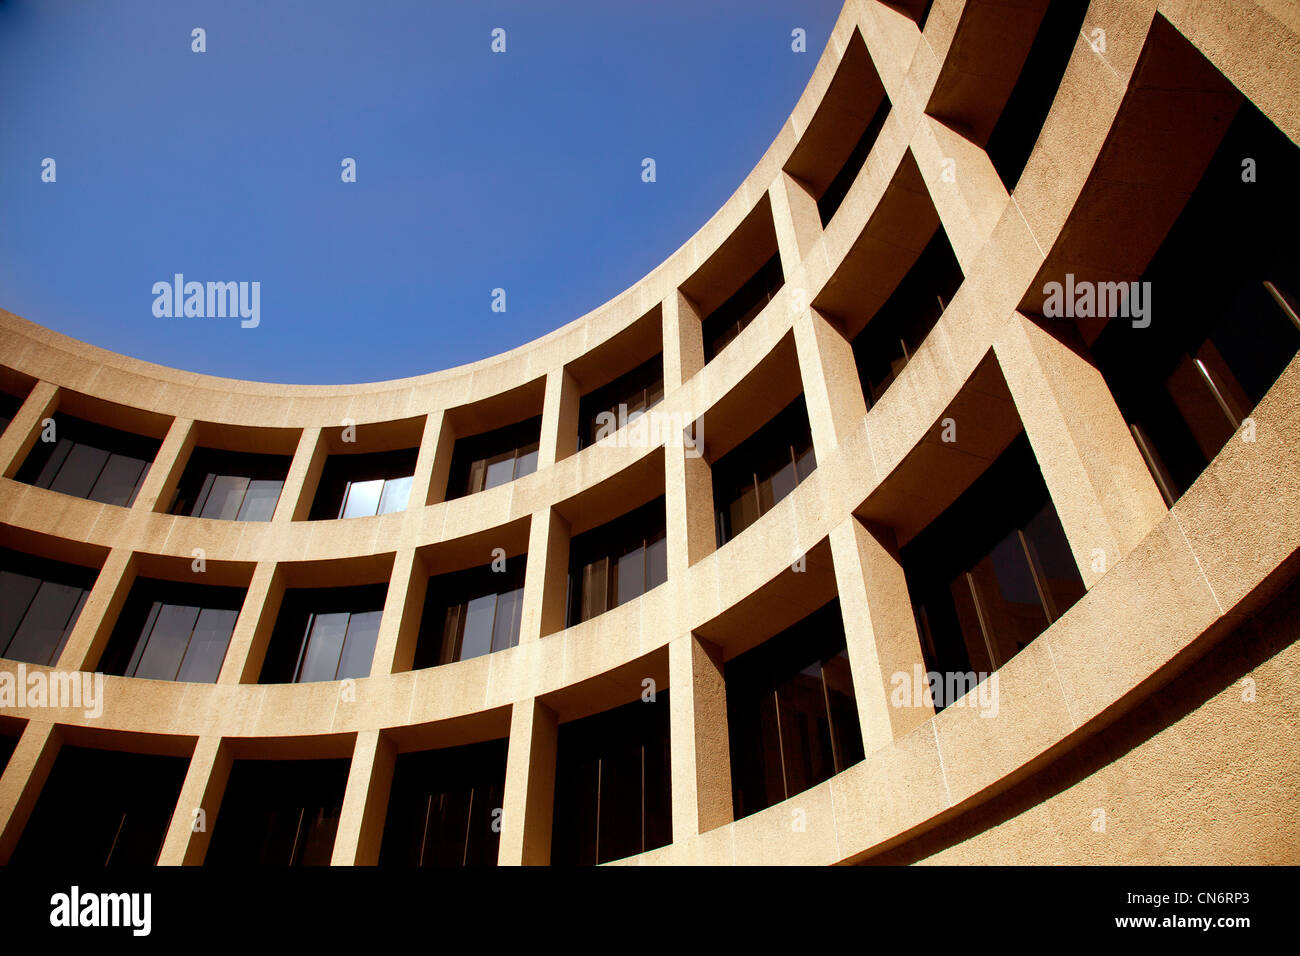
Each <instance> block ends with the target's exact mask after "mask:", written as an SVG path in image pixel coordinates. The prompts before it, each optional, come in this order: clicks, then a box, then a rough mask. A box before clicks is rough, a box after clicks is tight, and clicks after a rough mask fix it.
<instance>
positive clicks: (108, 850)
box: [10, 744, 189, 868]
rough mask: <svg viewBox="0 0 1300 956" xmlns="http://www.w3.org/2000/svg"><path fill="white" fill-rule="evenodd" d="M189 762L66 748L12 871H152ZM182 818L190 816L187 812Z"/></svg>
mask: <svg viewBox="0 0 1300 956" xmlns="http://www.w3.org/2000/svg"><path fill="white" fill-rule="evenodd" d="M188 766H189V760H187V759H186V758H184V757H160V756H155V755H152V754H135V753H119V752H116V751H108V750H93V749H89V748H86V747H72V746H68V745H66V744H65V745H64V746H63V747H62V748H61V749H60V750H59V755H58V757H56V758H55V761H54V766H53V767H52V768H51V769H50V775H49V777H48V778H47V779H46V781H45V786H44V787H42V788H41V795H40V797H39V798H38V799H37V801H36V806H35V807H34V808H33V810H32V815H31V818H30V819H28V821H27V826H26V827H24V829H23V833H22V836H21V837H20V838H19V840H18V845H17V846H16V847H15V848H14V852H13V856H12V857H11V859H10V863H11V865H15V866H49V865H50V864H51V862H52V861H54V860H57V861H58V863H59V866H70V867H76V868H90V867H101V866H115V867H116V866H121V867H140V866H153V865H154V864H155V863H156V862H157V860H158V854H159V853H160V852H161V851H162V845H163V840H164V839H166V837H167V826H168V824H169V823H170V822H171V818H172V812H173V811H174V810H175V809H176V801H177V800H178V799H180V795H181V786H182V784H184V782H185V772H186V770H187V769H188ZM184 812H185V813H186V814H188V813H189V811H188V810H186V811H184Z"/></svg>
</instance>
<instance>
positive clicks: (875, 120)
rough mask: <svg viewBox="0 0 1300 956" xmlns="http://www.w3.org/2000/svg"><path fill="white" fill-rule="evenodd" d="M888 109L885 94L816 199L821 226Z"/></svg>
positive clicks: (864, 157) (826, 222)
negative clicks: (828, 183) (832, 177)
mask: <svg viewBox="0 0 1300 956" xmlns="http://www.w3.org/2000/svg"><path fill="white" fill-rule="evenodd" d="M859 42H860V41H859ZM889 109H890V103H889V97H888V96H885V97H883V98H882V99H881V101H880V105H879V106H878V107H876V112H875V113H874V114H872V117H871V119H870V120H868V121H867V127H866V129H864V130H863V131H862V135H861V136H860V137H858V141H857V143H856V144H854V146H853V150H852V152H850V153H849V156H848V158H847V159H846V160H844V165H843V166H841V167H840V171H839V172H838V173H836V174H835V178H834V179H832V180H831V184H830V185H829V186H827V187H826V191H825V192H824V193H822V195H821V198H820V199H818V200H817V212H818V214H819V215H820V217H821V221H822V227H823V228H825V227H826V226H828V225H830V222H831V219H833V218H834V216H835V213H836V212H838V211H839V208H840V205H841V204H842V203H843V202H844V197H845V196H847V195H848V194H849V187H851V186H852V185H853V181H854V180H855V179H857V178H858V173H859V172H861V171H862V167H863V165H864V164H865V163H866V161H867V156H868V155H869V154H870V153H871V147H872V146H875V145H876V140H877V139H878V138H879V136H880V131H881V130H882V129H884V128H885V121H886V120H887V119H889Z"/></svg>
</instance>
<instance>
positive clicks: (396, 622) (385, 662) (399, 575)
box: [370, 548, 429, 677]
mask: <svg viewBox="0 0 1300 956" xmlns="http://www.w3.org/2000/svg"><path fill="white" fill-rule="evenodd" d="M428 586H429V571H428V569H427V568H426V567H425V566H424V562H423V561H422V560H421V559H420V556H419V554H417V553H416V550H415V549H414V548H399V549H398V550H397V553H396V554H395V555H394V556H393V575H392V577H391V578H390V579H389V581H388V596H387V598H386V599H385V600H384V613H383V616H382V617H381V618H380V619H379V637H378V639H377V640H376V641H375V656H374V659H373V661H372V663H371V665H370V676H371V677H379V676H381V675H384V674H396V673H400V672H401V671H409V670H410V669H411V663H412V662H413V661H414V660H415V644H416V641H417V639H418V638H419V636H420V614H421V612H422V611H423V610H424V593H425V591H426V590H427V589H428Z"/></svg>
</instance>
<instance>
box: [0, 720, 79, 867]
mask: <svg viewBox="0 0 1300 956" xmlns="http://www.w3.org/2000/svg"><path fill="white" fill-rule="evenodd" d="M62 746H63V734H62V732H61V731H60V730H59V727H58V725H57V724H54V723H50V722H48V721H43V720H29V721H28V722H27V726H26V727H25V728H23V735H22V736H21V737H19V738H18V745H17V746H16V747H14V752H13V754H12V755H11V756H10V757H9V763H8V764H7V765H6V766H5V772H4V775H3V776H0V866H3V865H5V864H7V863H8V862H9V858H10V857H11V856H12V855H13V852H14V847H16V846H17V845H18V838H19V837H21V836H22V835H23V828H24V827H25V826H27V820H28V819H29V818H30V817H31V815H32V808H33V807H35V806H36V800H37V798H38V797H39V796H40V795H41V788H43V787H44V786H45V780H46V778H47V777H49V775H50V768H51V767H53V766H54V759H55V758H56V757H58V755H59V748H60V747H62ZM68 825H69V826H74V825H75V823H74V821H68Z"/></svg>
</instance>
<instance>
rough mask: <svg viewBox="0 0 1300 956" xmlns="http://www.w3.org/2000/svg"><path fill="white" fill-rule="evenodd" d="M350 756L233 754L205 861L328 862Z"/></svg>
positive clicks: (218, 863)
mask: <svg viewBox="0 0 1300 956" xmlns="http://www.w3.org/2000/svg"><path fill="white" fill-rule="evenodd" d="M349 766H350V761H348V760H236V761H235V763H234V766H233V767H232V768H231V770H230V780H229V782H228V783H227V784H226V793H225V796H224V797H222V800H221V808H220V812H219V813H218V815H217V819H216V822H215V823H214V824H213V829H212V842H211V843H210V844H209V845H208V854H207V858H206V859H205V861H204V862H205V864H207V865H209V866H223V865H224V866H249V865H254V866H329V863H330V856H331V854H333V852H334V835H335V833H336V832H337V831H338V826H339V815H340V813H342V810H343V794H344V792H345V791H346V790H347V785H348V769H349Z"/></svg>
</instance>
